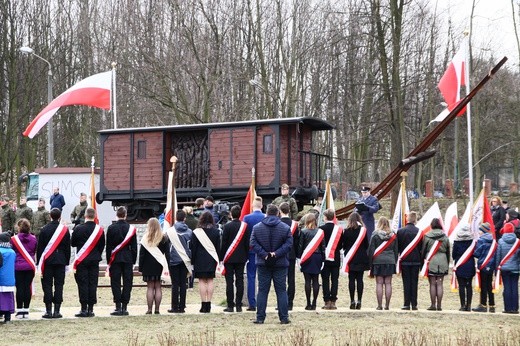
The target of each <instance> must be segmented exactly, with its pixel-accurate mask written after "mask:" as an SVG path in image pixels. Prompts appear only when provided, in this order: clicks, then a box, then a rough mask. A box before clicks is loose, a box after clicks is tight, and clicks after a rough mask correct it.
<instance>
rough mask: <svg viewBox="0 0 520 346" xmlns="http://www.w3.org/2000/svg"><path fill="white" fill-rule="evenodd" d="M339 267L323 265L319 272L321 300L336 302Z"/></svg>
mask: <svg viewBox="0 0 520 346" xmlns="http://www.w3.org/2000/svg"><path fill="white" fill-rule="evenodd" d="M338 279H339V267H333V266H327V265H324V266H323V269H322V270H321V284H322V286H323V300H324V301H326V302H328V301H331V302H335V301H336V300H338Z"/></svg>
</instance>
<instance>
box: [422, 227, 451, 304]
mask: <svg viewBox="0 0 520 346" xmlns="http://www.w3.org/2000/svg"><path fill="white" fill-rule="evenodd" d="M430 227H431V231H430V232H428V233H426V235H425V236H424V238H423V244H422V250H421V254H422V256H423V261H424V264H423V267H422V269H421V276H424V277H428V282H429V284H430V300H431V305H430V307H429V308H428V309H427V310H430V311H442V297H443V295H444V287H443V281H444V276H446V275H447V274H448V270H449V263H450V240H449V239H448V237H447V236H446V234H445V233H444V230H443V229H442V224H441V221H440V219H438V218H433V219H432V222H431V224H430Z"/></svg>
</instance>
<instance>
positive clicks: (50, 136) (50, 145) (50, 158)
mask: <svg viewBox="0 0 520 346" xmlns="http://www.w3.org/2000/svg"><path fill="white" fill-rule="evenodd" d="M47 63H48V64H49V72H48V73H47V100H48V102H49V103H51V102H52V68H51V64H50V63H49V62H47ZM47 167H49V168H51V167H54V131H53V121H52V117H51V118H50V119H49V122H48V123H47Z"/></svg>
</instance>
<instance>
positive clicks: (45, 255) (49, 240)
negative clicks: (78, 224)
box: [37, 208, 70, 318]
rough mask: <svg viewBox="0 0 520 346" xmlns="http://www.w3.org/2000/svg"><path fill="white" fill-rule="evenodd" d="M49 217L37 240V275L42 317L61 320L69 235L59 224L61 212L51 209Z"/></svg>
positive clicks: (67, 263)
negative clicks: (41, 295) (42, 305)
mask: <svg viewBox="0 0 520 346" xmlns="http://www.w3.org/2000/svg"><path fill="white" fill-rule="evenodd" d="M50 216H51V219H52V221H51V222H49V223H48V224H47V225H45V226H43V227H42V229H41V232H40V236H39V238H38V251H37V258H38V274H39V275H41V278H42V290H43V302H44V304H45V314H44V315H43V316H42V317H43V318H61V317H62V315H61V313H60V307H61V303H62V302H63V285H64V284H65V267H66V266H67V265H69V263H70V233H69V229H68V228H67V226H65V225H63V224H60V218H61V210H59V209H58V208H53V209H52V210H51V212H50ZM53 287H54V293H53V292H52V288H53ZM52 303H54V313H53V312H52Z"/></svg>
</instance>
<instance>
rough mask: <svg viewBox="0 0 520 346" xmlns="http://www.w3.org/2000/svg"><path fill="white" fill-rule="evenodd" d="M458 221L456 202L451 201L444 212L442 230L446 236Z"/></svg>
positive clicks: (451, 232) (451, 231)
mask: <svg viewBox="0 0 520 346" xmlns="http://www.w3.org/2000/svg"><path fill="white" fill-rule="evenodd" d="M458 223H459V217H458V214H457V202H453V203H452V204H450V206H449V207H448V209H446V214H444V232H446V236H447V237H448V238H450V237H451V235H452V234H453V231H454V230H455V227H457V225H458ZM450 239H451V238H450Z"/></svg>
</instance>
